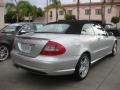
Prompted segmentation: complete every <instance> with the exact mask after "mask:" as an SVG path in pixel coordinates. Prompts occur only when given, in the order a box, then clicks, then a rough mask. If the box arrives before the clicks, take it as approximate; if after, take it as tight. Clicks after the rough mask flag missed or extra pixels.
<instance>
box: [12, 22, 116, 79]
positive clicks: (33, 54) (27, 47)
mask: <svg viewBox="0 0 120 90" xmlns="http://www.w3.org/2000/svg"><path fill="white" fill-rule="evenodd" d="M14 46H15V47H14V50H13V51H12V55H13V62H14V65H15V66H16V67H20V68H23V69H26V70H31V71H36V72H39V73H40V74H42V75H66V74H73V75H74V77H75V78H76V79H77V80H83V79H84V78H85V77H86V76H87V74H88V71H89V69H90V65H91V64H93V63H94V62H96V61H98V60H100V59H102V58H103V57H105V56H106V55H109V54H111V55H113V56H114V55H116V53H117V39H116V38H115V37H114V36H112V34H109V33H107V32H106V31H105V30H104V28H102V27H101V26H100V25H98V24H94V23H92V22H87V21H59V22H54V23H49V24H47V25H45V26H44V27H43V28H42V29H41V30H38V31H36V32H34V33H28V34H24V35H21V36H17V37H16V39H15V43H14Z"/></svg>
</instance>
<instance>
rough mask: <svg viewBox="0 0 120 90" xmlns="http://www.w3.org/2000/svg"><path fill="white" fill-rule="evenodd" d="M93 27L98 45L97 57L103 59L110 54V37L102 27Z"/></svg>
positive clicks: (93, 25) (94, 25) (95, 25)
mask: <svg viewBox="0 0 120 90" xmlns="http://www.w3.org/2000/svg"><path fill="white" fill-rule="evenodd" d="M92 27H93V29H94V31H95V36H96V38H97V44H98V47H97V48H96V55H97V56H98V58H102V57H104V56H105V55H107V54H108V52H109V46H110V45H109V44H110V43H109V36H108V34H107V33H106V31H105V30H104V29H103V28H102V27H101V26H100V25H97V24H92Z"/></svg>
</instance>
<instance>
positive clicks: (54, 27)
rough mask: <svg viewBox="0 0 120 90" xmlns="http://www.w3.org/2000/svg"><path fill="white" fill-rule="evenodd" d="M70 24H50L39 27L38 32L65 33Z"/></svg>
mask: <svg viewBox="0 0 120 90" xmlns="http://www.w3.org/2000/svg"><path fill="white" fill-rule="evenodd" d="M69 26H70V25H69V24H48V25H45V26H44V27H43V28H41V29H39V30H38V31H37V32H41V33H42V32H45V33H64V32H65V31H66V30H67V29H68V28H69Z"/></svg>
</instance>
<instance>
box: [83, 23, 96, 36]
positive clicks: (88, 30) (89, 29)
mask: <svg viewBox="0 0 120 90" xmlns="http://www.w3.org/2000/svg"><path fill="white" fill-rule="evenodd" d="M81 34H82V35H94V34H95V33H94V30H93V28H92V27H91V24H85V25H84V26H83V28H82V31H81Z"/></svg>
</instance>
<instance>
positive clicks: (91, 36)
mask: <svg viewBox="0 0 120 90" xmlns="http://www.w3.org/2000/svg"><path fill="white" fill-rule="evenodd" d="M81 35H84V36H85V37H87V40H85V41H87V45H88V47H89V49H90V52H91V60H95V59H97V58H98V57H99V53H98V48H100V46H99V44H100V42H99V41H98V38H97V37H96V36H95V32H94V30H93V28H92V25H91V24H85V25H84V26H83V28H82V30H81Z"/></svg>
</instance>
